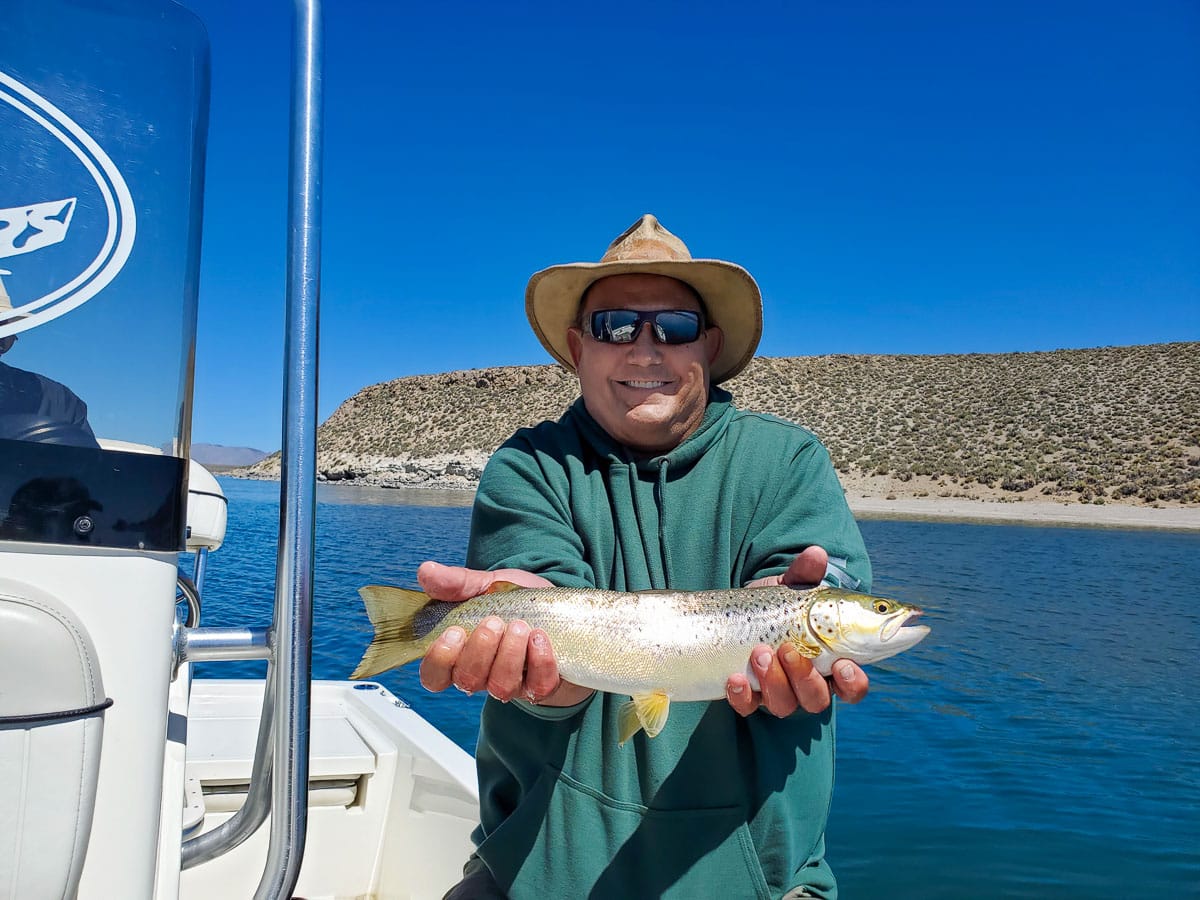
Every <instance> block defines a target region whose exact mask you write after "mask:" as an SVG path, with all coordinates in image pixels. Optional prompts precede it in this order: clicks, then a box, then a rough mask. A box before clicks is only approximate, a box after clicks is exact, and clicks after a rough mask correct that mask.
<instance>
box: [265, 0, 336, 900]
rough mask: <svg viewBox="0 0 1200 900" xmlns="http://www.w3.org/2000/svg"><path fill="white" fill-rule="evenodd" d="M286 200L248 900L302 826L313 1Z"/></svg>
mask: <svg viewBox="0 0 1200 900" xmlns="http://www.w3.org/2000/svg"><path fill="white" fill-rule="evenodd" d="M294 21H295V25H294V33H293V39H294V42H295V45H294V50H293V53H294V57H293V60H294V61H293V72H292V136H291V166H290V182H291V184H290V190H289V204H288V260H287V263H288V266H287V279H288V281H287V330H286V334H287V338H286V346H285V354H284V355H285V358H286V365H287V370H286V372H285V376H284V377H285V381H284V398H283V421H284V433H283V449H282V453H281V456H282V470H281V472H280V481H281V484H282V486H283V499H282V503H281V513H280V525H279V530H280V540H279V559H278V569H277V571H278V573H279V576H278V583H277V586H276V593H275V624H274V628H273V641H272V645H273V651H274V658H275V663H276V670H277V678H276V679H275V685H274V687H275V712H276V720H275V729H274V730H275V749H274V757H275V758H274V765H273V767H272V768H273V772H272V797H271V842H270V846H269V848H268V850H267V866H266V870H265V871H264V872H263V878H262V881H260V882H259V885H258V890H257V891H256V892H255V895H254V896H255V898H256V900H266V898H279V900H283V898H288V897H291V896H292V891H293V890H294V888H295V886H296V881H297V879H298V878H299V876H300V863H301V861H302V860H303V858H304V842H305V836H306V830H307V826H308V770H309V760H308V749H309V747H308V729H309V716H310V708H311V707H310V699H311V698H310V694H309V692H310V690H311V686H312V682H311V679H312V580H313V549H314V538H315V518H316V515H315V514H316V496H315V495H316V472H317V469H316V461H317V335H318V327H317V326H318V318H319V316H318V313H319V307H320V267H321V150H322V143H321V87H322V82H321V54H322V29H321V11H320V3H319V0H296V15H295V19H294Z"/></svg>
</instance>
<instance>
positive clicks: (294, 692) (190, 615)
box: [0, 0, 479, 900]
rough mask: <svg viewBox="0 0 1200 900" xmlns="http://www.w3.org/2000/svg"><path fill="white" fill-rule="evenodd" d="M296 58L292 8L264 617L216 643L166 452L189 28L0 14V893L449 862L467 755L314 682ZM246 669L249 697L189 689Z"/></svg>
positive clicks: (192, 252) (146, 9) (304, 16)
mask: <svg viewBox="0 0 1200 900" xmlns="http://www.w3.org/2000/svg"><path fill="white" fill-rule="evenodd" d="M321 39H322V19H321V11H320V7H319V3H318V2H317V0H297V2H296V5H295V39H294V61H293V78H292V83H293V88H292V90H293V104H292V106H293V117H292V145H291V146H292V149H291V160H292V162H291V176H290V179H291V183H290V187H289V191H290V196H289V200H290V203H289V227H288V240H289V247H288V274H287V285H286V294H287V299H286V323H285V329H286V335H285V338H286V351H285V357H286V358H285V359H284V361H283V366H284V379H285V401H284V409H283V417H282V422H281V437H282V447H283V449H282V451H281V452H282V473H283V474H282V478H281V495H282V499H281V516H280V530H279V540H278V549H277V571H278V577H277V583H276V587H275V597H274V611H273V617H272V620H271V621H270V622H267V623H262V622H247V623H245V624H244V625H239V626H236V627H212V626H209V625H206V624H205V622H204V603H205V587H204V584H205V573H206V571H208V570H209V567H210V566H213V565H219V564H220V559H221V557H220V550H221V548H222V546H223V544H224V542H225V537H226V535H225V525H226V518H227V502H226V498H225V496H224V494H223V492H222V490H221V486H220V484H219V482H218V481H217V480H216V479H215V478H214V477H213V475H212V474H211V473H210V472H208V471H207V470H206V469H205V468H204V467H203V466H201V465H199V464H198V463H197V462H195V461H194V460H191V459H190V458H189V457H190V454H189V446H190V432H191V424H190V422H191V407H192V382H193V361H194V352H193V351H194V346H195V331H196V312H197V299H198V290H197V285H198V278H199V270H200V234H201V211H202V203H203V186H204V148H205V141H206V128H207V109H208V83H209V82H208V79H209V54H208V44H207V36H206V33H205V30H204V27H203V23H202V22H201V21H200V20H199V19H198V18H197V17H196V16H195V15H194V14H192V13H191V12H190V11H188V10H187V9H186V8H185V7H184V6H182V5H180V4H178V3H174V2H171V0H106V2H104V3H78V2H72V0H10V2H9V3H7V4H6V6H5V26H4V29H3V30H2V31H0V133H2V134H3V135H4V138H3V142H2V143H0V209H3V210H5V211H6V212H7V213H9V214H8V215H6V216H5V217H3V218H0V266H2V267H3V282H2V284H3V287H2V288H0V291H2V292H3V295H2V296H0V348H4V349H6V350H11V349H12V348H13V347H14V346H16V343H15V340H14V339H19V340H20V344H19V350H18V352H16V353H14V354H13V355H12V356H8V355H7V354H6V358H5V359H3V360H0V367H3V368H0V376H3V377H0V896H4V897H17V898H23V900H24V898H30V900H40V898H63V897H65V898H70V897H81V898H114V897H115V898H129V900H136V898H155V900H172V898H213V897H221V898H227V897H251V896H253V897H258V898H267V897H293V896H300V897H306V898H316V897H329V898H333V897H339V898H340V897H372V898H408V897H411V898H424V897H440V896H441V895H442V894H443V893H444V892H445V890H446V889H447V888H448V887H449V886H450V885H452V884H453V883H455V882H456V881H457V879H458V878H459V877H460V874H461V867H462V864H463V862H464V861H465V860H466V858H467V856H468V854H469V853H470V850H471V842H470V833H471V831H472V829H473V828H474V827H475V825H476V823H477V822H478V816H479V808H478V794H477V788H476V782H475V771H474V762H473V760H472V759H471V757H470V755H469V754H468V753H466V752H465V751H463V750H462V749H461V748H459V747H458V746H457V745H455V744H454V743H453V742H452V741H451V740H449V739H448V738H447V737H446V736H445V735H443V734H442V733H440V732H439V731H438V730H437V729H436V728H434V727H433V726H432V725H431V724H430V723H429V722H427V721H425V720H424V719H422V718H421V717H420V716H418V715H417V714H416V713H415V712H414V711H413V710H412V709H411V708H409V706H408V705H407V704H406V703H405V702H404V701H403V699H401V698H399V697H396V696H394V695H393V694H392V693H390V692H389V691H388V690H386V689H385V688H384V687H382V686H381V685H379V684H376V683H372V682H340V681H315V682H314V681H313V680H312V677H311V662H310V657H311V644H312V585H313V562H314V560H313V554H314V541H313V535H314V525H315V515H316V505H315V482H316V473H315V460H316V390H315V388H316V377H317V341H318V333H317V320H318V316H317V306H318V296H319V284H320V186H321V173H320V156H321V154H320V149H321V111H322V110H321V71H320V59H321ZM113 47H119V48H120V52H119V53H113V52H99V51H98V49H97V48H113ZM60 198H63V199H60ZM66 198H69V200H68V199H66ZM68 226H69V227H68ZM231 327H236V326H235V323H231ZM18 357H19V359H18ZM10 363H11V365H10ZM18 365H20V366H22V367H23V368H22V369H20V370H17V369H16V367H17V366H18ZM6 378H7V379H8V380H4V379H6ZM6 385H7V386H6ZM14 385H15V387H14ZM80 396H86V401H87V406H86V408H83V407H82V401H81V400H80ZM31 397H32V398H33V401H32V402H30V398H31ZM22 399H23V400H24V401H26V402H25V403H24V406H23V407H18V405H17V404H16V401H17V400H22ZM246 659H260V660H266V661H267V666H266V676H265V678H261V679H234V678H220V677H207V673H208V672H216V673H219V672H220V663H221V662H222V661H226V660H246ZM199 663H206V664H209V665H206V666H205V668H204V672H205V673H206V677H196V672H195V667H196V666H197V665H198V664H199Z"/></svg>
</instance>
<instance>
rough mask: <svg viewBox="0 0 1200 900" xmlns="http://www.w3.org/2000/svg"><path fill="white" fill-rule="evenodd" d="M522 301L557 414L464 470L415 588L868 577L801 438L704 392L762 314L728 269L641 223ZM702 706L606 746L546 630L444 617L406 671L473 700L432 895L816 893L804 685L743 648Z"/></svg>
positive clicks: (863, 687) (743, 281)
mask: <svg viewBox="0 0 1200 900" xmlns="http://www.w3.org/2000/svg"><path fill="white" fill-rule="evenodd" d="M526 311H527V314H528V316H529V320H530V322H531V324H532V326H533V329H534V332H535V333H536V334H537V336H538V338H539V339H540V340H541V342H542V344H543V345H544V346H545V347H546V349H547V350H548V351H549V352H550V353H551V355H552V356H553V357H554V358H555V359H557V360H558V361H559V362H560V363H561V364H562V365H564V366H566V367H567V368H568V369H571V370H573V371H575V372H576V373H577V374H578V377H579V383H580V392H581V398H580V399H579V400H578V401H576V402H575V403H574V404H573V405H572V406H571V407H570V408H569V409H568V410H567V412H566V413H565V414H564V415H563V416H562V418H561V419H559V420H558V421H557V422H543V423H542V424H541V425H538V426H536V427H534V428H529V429H522V430H521V431H519V432H518V433H517V434H515V435H514V436H513V437H512V438H511V439H510V440H509V441H508V442H507V443H506V444H505V445H504V446H503V447H501V448H500V449H499V450H498V451H497V452H496V453H495V454H494V455H493V456H492V458H491V460H490V461H489V463H488V465H487V467H486V469H485V471H484V473H483V476H482V479H481V482H480V485H479V490H478V493H477V495H476V500H475V506H474V510H473V516H472V525H471V537H470V544H469V547H468V554H467V567H451V566H443V565H440V564H438V563H436V562H426V563H424V564H423V565H422V566H421V568H420V570H419V571H418V580H419V581H420V583H421V585H422V586H423V587H424V588H425V590H426V591H427V592H428V593H429V594H430V595H431V596H433V597H436V598H439V599H445V600H463V599H466V598H469V597H472V596H476V595H478V594H480V593H483V592H484V591H485V590H486V589H487V588H488V587H489V586H490V585H491V584H492V583H493V582H494V581H497V580H504V581H510V582H515V583H517V584H521V585H526V586H536V585H551V584H553V585H560V586H585V587H598V588H607V589H614V590H629V591H637V590H651V589H668V588H669V589H679V590H702V589H711V588H728V587H744V586H749V585H757V584H780V583H783V584H794V585H802V584H814V583H817V582H821V581H824V582H826V583H829V584H833V585H837V586H842V587H847V588H852V589H858V590H864V591H865V590H867V589H869V587H870V578H871V570H870V564H869V561H868V559H867V554H866V550H865V548H864V546H863V542H862V538H861V536H860V534H859V531H858V527H857V525H856V523H855V521H854V519H853V516H852V515H851V513H850V511H849V508H848V507H847V505H846V502H845V499H844V495H843V492H842V489H841V486H840V484H839V482H838V479H837V476H836V474H835V472H834V469H833V466H832V464H831V463H830V460H829V455H828V453H827V452H826V450H825V448H824V447H823V446H822V445H821V443H820V441H819V440H818V439H817V438H816V437H815V436H814V435H813V434H812V433H811V432H809V431H807V430H806V429H804V428H801V427H800V426H798V425H795V424H793V423H790V422H786V421H784V420H781V419H778V418H775V417H772V416H767V415H763V414H759V413H755V412H748V411H744V410H741V409H738V408H737V407H736V406H735V405H734V404H733V402H732V397H731V395H730V394H729V393H728V392H727V391H725V390H724V389H723V388H721V387H720V385H721V384H722V383H724V382H725V381H727V380H729V379H731V378H732V377H733V376H735V375H736V374H738V373H739V372H740V371H742V369H744V368H745V366H746V365H747V364H748V363H749V362H750V360H751V358H752V357H753V355H754V351H755V348H756V347H757V345H758V340H759V337H760V335H761V330H762V303H761V296H760V294H759V290H758V287H757V285H756V284H755V282H754V280H753V279H752V278H751V277H750V275H749V273H748V272H746V271H745V270H744V269H742V268H741V267H740V266H736V265H734V264H732V263H728V262H723V261H720V260H697V259H692V257H691V254H690V253H689V252H688V249H687V247H686V246H685V245H684V244H683V242H682V241H681V240H679V238H677V237H676V236H675V235H673V234H671V233H670V232H669V231H667V230H666V229H665V228H664V227H663V226H662V225H661V224H659V222H658V221H657V220H656V219H655V218H654V217H653V216H643V217H642V218H641V219H640V220H639V221H638V222H636V223H634V225H633V226H631V227H630V228H629V229H628V230H627V231H626V232H625V233H624V234H622V235H621V236H620V237H618V238H617V239H616V240H615V241H614V242H613V243H612V244H611V245H610V247H609V249H608V251H607V252H606V253H605V255H604V257H603V258H602V259H601V261H600V262H599V263H574V264H569V265H563V266H553V267H551V268H549V269H546V270H544V271H542V272H539V273H537V274H535V275H534V276H533V278H532V279H531V280H530V283H529V286H528V288H527V291H526ZM747 667H748V670H749V671H751V672H753V673H754V674H755V675H756V676H757V680H758V683H759V685H760V686H761V688H760V689H759V690H755V689H753V687H752V686H751V682H750V680H749V678H748V677H747V673H746V672H744V671H743V672H731V673H730V675H729V679H728V683H727V698H726V700H723V701H712V702H705V703H683V704H676V705H675V706H674V707H673V708H672V712H671V716H670V719H669V720H668V722H667V723H666V726H665V727H664V729H663V731H662V732H661V733H660V734H659V735H658V736H656V737H655V738H652V739H651V738H647V737H646V735H645V734H643V733H639V734H638V735H636V736H635V737H634V738H633V739H632V740H630V741H629V742H628V744H626V745H625V746H623V747H619V746H618V744H617V741H616V737H615V736H616V735H617V733H618V725H617V711H618V709H619V707H620V706H621V704H622V703H623V702H624V701H625V699H626V698H623V697H611V696H610V695H607V694H597V693H596V692H593V691H591V690H588V689H585V688H582V687H580V686H578V685H574V684H570V683H568V682H566V681H563V680H562V679H561V678H560V677H559V674H558V670H557V666H556V663H555V657H554V651H553V647H552V646H551V645H550V642H549V639H548V637H547V636H546V635H545V633H543V632H541V631H539V630H537V629H531V628H530V627H529V626H528V625H527V624H526V623H524V622H520V621H512V622H504V621H501V620H500V619H499V618H497V617H493V618H491V619H489V620H487V621H485V622H484V623H483V625H482V626H481V627H479V628H477V629H475V630H474V631H473V632H472V633H470V634H466V633H465V632H464V631H463V630H462V629H459V628H451V629H448V630H447V631H446V633H445V634H444V635H443V636H442V637H440V638H439V639H438V640H437V641H436V642H435V643H434V645H433V646H432V647H431V649H430V650H429V652H428V653H427V654H426V656H425V658H424V660H423V661H422V664H421V679H422V682H423V684H424V685H425V686H426V687H427V688H429V689H430V690H434V691H440V690H444V689H445V688H447V687H449V686H451V685H455V686H456V687H458V688H460V689H461V690H464V691H468V692H471V691H485V690H486V691H487V692H488V693H489V694H490V696H489V698H488V700H487V701H486V702H485V705H484V709H483V714H482V719H481V724H480V736H479V745H478V749H477V754H476V755H477V764H478V773H479V785H480V805H481V822H480V826H479V828H478V829H477V830H476V832H475V835H474V839H475V843H476V846H477V849H476V853H475V854H474V855H473V856H472V857H471V859H470V860H469V861H468V862H467V865H466V868H465V870H464V880H463V881H462V882H461V883H460V884H459V885H458V886H457V887H455V888H454V889H452V890H451V892H450V893H449V894H448V895H447V897H450V898H454V900H461V898H469V897H502V896H509V897H515V898H526V897H528V898H540V900H545V898H551V897H553V898H558V897H590V898H593V900H596V898H607V897H612V898H618V897H619V898H629V897H647V898H649V897H655V898H657V897H718V896H719V897H724V898H741V897H753V898H779V897H786V898H789V900H790V898H796V897H826V898H830V897H835V896H836V893H837V885H836V881H835V880H834V878H833V874H832V872H831V870H830V867H829V866H828V864H827V863H826V861H825V854H824V830H825V822H826V817H827V815H828V810H829V804H830V801H831V797H832V786H833V729H834V716H833V708H832V698H833V697H834V696H837V697H840V698H841V699H843V700H845V701H848V702H851V703H855V702H858V701H859V700H861V699H862V698H863V697H864V696H865V695H866V693H867V689H868V681H867V676H866V675H865V673H863V671H862V670H861V669H860V668H859V667H858V666H857V665H855V664H854V663H852V662H849V661H846V660H841V661H839V662H838V663H837V664H836V665H835V666H834V670H833V675H832V677H831V678H830V679H829V680H826V679H825V678H823V677H821V676H820V675H819V674H818V673H817V672H816V671H815V670H814V669H813V667H812V665H811V664H810V663H809V662H808V661H807V660H806V659H804V658H803V657H802V656H800V654H799V653H797V652H795V650H794V649H793V648H791V647H790V645H787V644H785V645H784V646H783V647H782V648H781V649H780V651H779V652H778V653H776V652H775V651H774V650H773V649H772V648H771V647H769V646H767V645H761V646H759V647H757V648H756V649H755V650H754V651H753V652H752V654H751V658H750V659H749V660H747Z"/></svg>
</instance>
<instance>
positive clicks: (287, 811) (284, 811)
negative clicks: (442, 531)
mask: <svg viewBox="0 0 1200 900" xmlns="http://www.w3.org/2000/svg"><path fill="white" fill-rule="evenodd" d="M293 40H294V48H293V54H294V55H293V66H292V125H291V164H290V172H289V184H290V189H289V204H288V260H287V272H288V275H287V278H288V283H287V311H286V317H287V330H286V343H285V349H284V357H285V361H284V366H285V368H284V398H283V421H284V430H283V445H282V450H281V453H280V456H281V471H280V484H281V487H282V491H283V496H282V499H281V507H282V509H281V515H280V522H279V547H278V557H277V568H276V572H277V576H276V585H275V609H274V621H273V623H272V625H271V628H270V629H268V630H267V631H266V632H263V631H262V629H229V628H225V629H218V628H213V629H208V628H196V629H181V631H182V635H181V637H180V638H179V639H178V640H177V657H178V658H180V659H193V660H195V659H230V658H238V659H247V658H261V657H263V656H266V657H267V658H268V659H269V663H268V666H267V678H266V685H265V693H264V695H263V710H262V716H261V719H260V721H259V732H258V742H257V745H256V747H255V755H254V764H253V770H252V773H251V782H250V792H249V795H248V796H247V798H246V802H245V803H244V804H243V806H242V808H241V809H240V810H239V811H238V812H237V813H236V814H235V815H234V816H233V817H232V818H231V819H229V820H228V821H226V822H225V823H224V824H223V825H221V826H220V827H219V828H217V829H214V830H213V831H211V832H208V833H206V834H204V835H201V836H199V837H197V838H193V839H192V840H190V841H186V842H185V843H184V845H183V850H182V858H183V866H184V868H188V867H190V866H193V865H197V864H198V863H201V862H204V861H205V860H207V859H212V858H213V857H215V856H218V855H220V854H221V853H224V852H226V851H227V850H230V849H232V848H233V847H236V846H237V845H238V844H240V843H241V842H242V841H244V840H245V839H246V838H247V837H249V836H250V835H251V834H253V833H254V832H255V831H256V830H257V829H258V827H259V826H260V825H261V824H262V822H263V819H264V818H265V817H266V815H267V813H268V811H269V812H270V815H271V837H270V844H269V846H268V849H267V861H266V866H265V868H264V870H263V874H262V879H261V880H260V882H259V884H258V889H257V890H256V891H255V894H254V896H255V900H267V898H277V900H283V898H287V897H291V896H292V891H293V890H294V889H295V886H296V882H297V880H298V879H299V876H300V864H301V862H302V860H303V858H304V848H305V839H306V834H307V826H308V773H309V758H308V757H309V753H308V750H309V720H310V712H311V697H310V692H311V688H312V585H313V550H314V543H315V530H316V529H315V512H316V459H317V336H318V313H319V306H320V256H321V251H320V238H321V227H320V213H321V152H322V139H321V114H322V97H321V88H322V80H321V70H320V69H321V56H322V46H323V33H322V27H321V11H320V0H295V18H294V26H293ZM268 748H270V755H269V756H268V753H267V750H268ZM268 796H269V799H270V804H269V809H268V803H267V799H268Z"/></svg>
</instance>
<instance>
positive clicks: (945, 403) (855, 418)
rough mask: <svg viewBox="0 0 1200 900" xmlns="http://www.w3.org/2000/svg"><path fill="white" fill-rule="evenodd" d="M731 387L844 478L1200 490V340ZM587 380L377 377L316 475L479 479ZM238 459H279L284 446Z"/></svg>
mask: <svg viewBox="0 0 1200 900" xmlns="http://www.w3.org/2000/svg"><path fill="white" fill-rule="evenodd" d="M727 387H729V389H730V390H731V391H732V392H733V394H734V397H735V398H736V400H737V402H738V404H739V405H740V406H742V407H743V408H747V409H755V410H759V411H762V412H767V413H773V414H775V415H779V416H782V417H784V418H787V419H790V420H792V421H794V422H799V423H800V424H802V425H805V426H807V427H809V428H811V429H812V430H813V431H815V432H816V433H817V434H818V436H820V437H821V439H822V440H823V441H824V442H825V444H826V446H827V447H828V448H829V452H830V456H831V457H832V458H833V461H834V464H835V465H836V466H837V468H838V470H839V472H840V473H842V475H843V478H844V480H855V479H857V480H860V481H870V480H876V481H878V480H880V479H883V480H886V481H887V482H888V483H889V484H898V485H907V484H912V485H920V486H921V488H920V491H924V492H926V493H928V492H936V493H937V494H938V495H939V496H974V495H975V494H974V493H973V492H974V491H976V490H977V489H987V490H990V491H993V492H998V493H1001V494H1004V495H1006V496H1011V497H1012V498H1014V499H1021V498H1028V499H1035V498H1049V499H1062V500H1071V501H1083V502H1092V503H1099V502H1118V503H1169V504H1200V343H1176V344H1152V345H1145V346H1136V347H1104V348H1098V349H1092V350H1056V351H1050V352H1044V353H1005V354H968V355H941V356H819V357H788V358H758V359H755V360H754V361H753V362H752V363H751V365H750V366H749V367H748V368H747V369H746V371H745V372H744V373H743V374H741V375H740V376H738V377H737V378H736V379H734V380H733V381H732V382H730V383H729V384H728V385H727ZM577 394H578V382H577V380H576V379H575V377H574V376H573V375H572V374H571V373H569V372H567V371H566V370H564V369H562V368H560V367H558V366H511V367H503V368H488V369H471V370H468V371H460V372H447V373H444V374H439V375H418V376H412V377H408V378H400V379H397V380H395V381H389V382H385V383H383V384H376V385H371V386H369V387H366V388H363V390H361V391H359V392H358V393H357V394H355V395H354V396H353V397H350V398H349V399H348V400H346V401H345V402H344V403H342V405H341V406H339V407H338V409H337V410H336V411H335V412H334V413H333V415H331V416H330V417H329V419H328V420H327V421H326V422H325V423H324V424H323V425H321V427H320V429H319V431H318V448H319V450H318V462H317V467H318V470H319V472H320V477H321V478H322V479H324V480H327V481H352V482H358V483H363V484H376V485H382V486H392V487H394V486H405V485H425V486H445V487H467V488H469V487H473V486H474V484H475V482H476V481H477V480H478V478H479V474H480V472H481V471H482V469H483V465H484V463H485V462H486V460H487V457H488V456H489V455H490V454H491V453H492V452H493V451H494V450H495V449H496V447H498V446H499V445H500V444H501V443H502V442H503V441H504V440H506V439H507V438H508V437H509V436H510V435H511V434H512V433H513V432H514V431H516V430H517V429H518V428H521V427H523V426H528V425H534V424H536V423H537V422H540V421H542V420H543V419H555V418H558V417H559V416H560V415H561V414H562V412H563V410H564V409H566V407H567V406H568V405H569V404H570V403H571V402H572V401H573V400H574V399H575V397H576V396H577ZM239 474H244V475H248V476H251V477H278V475H279V458H278V454H275V455H273V456H271V457H269V458H268V459H266V460H263V461H262V462H260V463H259V464H257V465H255V466H251V467H249V468H247V469H244V470H241V472H240V473H239ZM918 495H920V492H918Z"/></svg>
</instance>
